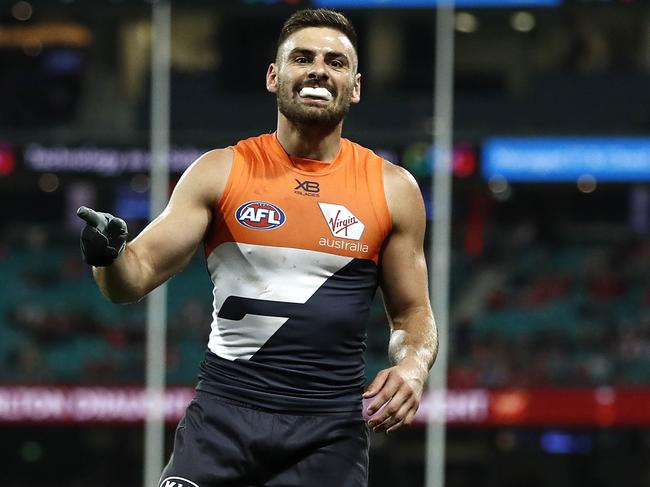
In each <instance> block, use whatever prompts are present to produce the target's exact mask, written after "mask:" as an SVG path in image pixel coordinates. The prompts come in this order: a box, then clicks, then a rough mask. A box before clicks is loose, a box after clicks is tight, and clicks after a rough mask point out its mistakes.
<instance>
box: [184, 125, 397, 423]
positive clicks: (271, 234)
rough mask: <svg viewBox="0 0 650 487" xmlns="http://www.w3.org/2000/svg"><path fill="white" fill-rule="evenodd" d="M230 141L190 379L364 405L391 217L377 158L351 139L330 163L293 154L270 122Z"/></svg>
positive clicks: (229, 395) (284, 399)
mask: <svg viewBox="0 0 650 487" xmlns="http://www.w3.org/2000/svg"><path fill="white" fill-rule="evenodd" d="M232 149H233V151H234V159H233V164H232V169H231V172H230V175H229V178H228V181H227V183H226V187H225V189H224V193H223V195H222V197H221V198H220V200H219V201H218V202H216V203H215V207H214V209H213V218H212V223H211V225H210V228H209V229H208V232H207V233H206V237H205V240H204V248H205V254H206V259H207V266H208V270H209V273H210V276H211V278H212V282H213V284H214V290H213V294H214V302H213V306H214V309H213V315H212V318H213V319H212V327H211V333H210V339H209V343H208V351H207V352H206V359H205V360H204V361H203V363H202V364H201V372H200V375H199V383H198V385H197V389H199V390H204V391H206V392H211V393H214V394H217V395H219V396H222V397H224V398H226V399H230V400H232V401H236V402H239V403H246V404H251V405H253V406H256V407H261V408H265V409H270V410H278V411H286V412H297V413H302V412H306V413H334V412H357V411H360V408H361V404H360V403H361V399H360V396H361V393H362V390H363V387H364V383H365V378H364V368H365V362H364V351H365V338H366V320H367V317H368V313H369V308H370V304H371V301H372V299H373V297H374V294H375V291H376V289H377V284H378V266H377V264H378V259H379V253H380V251H381V247H382V244H383V242H384V239H385V238H386V236H387V235H388V233H389V232H390V229H391V218H390V214H389V211H388V206H387V203H386V198H385V194H384V186H383V175H382V167H383V160H382V158H380V157H379V156H377V155H376V154H374V153H373V152H372V151H370V150H368V149H365V148H363V147H361V146H359V145H357V144H355V143H352V142H350V141H349V140H347V139H342V140H341V145H340V150H339V153H338V156H337V157H336V159H335V160H334V161H333V162H331V163H323V162H321V161H314V160H309V159H299V158H292V157H289V156H288V155H287V154H286V152H285V151H284V149H283V148H282V146H281V145H280V143H279V142H278V140H277V138H276V136H275V134H266V135H262V136H259V137H254V138H250V139H246V140H243V141H241V142H239V143H238V144H237V145H235V146H234V147H232Z"/></svg>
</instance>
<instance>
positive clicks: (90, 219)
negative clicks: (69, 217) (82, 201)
mask: <svg viewBox="0 0 650 487" xmlns="http://www.w3.org/2000/svg"><path fill="white" fill-rule="evenodd" d="M77 216H78V217H79V218H81V219H82V220H84V221H85V222H86V223H88V224H89V225H91V226H93V227H95V228H97V227H98V226H99V225H100V224H101V223H102V220H103V219H102V217H101V216H100V215H99V214H98V213H97V212H96V211H95V210H93V209H92V208H87V207H85V206H82V207H80V208H79V209H78V210H77Z"/></svg>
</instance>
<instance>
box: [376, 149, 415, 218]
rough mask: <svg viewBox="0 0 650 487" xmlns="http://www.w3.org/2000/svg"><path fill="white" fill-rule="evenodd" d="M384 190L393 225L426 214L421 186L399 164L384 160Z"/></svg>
mask: <svg viewBox="0 0 650 487" xmlns="http://www.w3.org/2000/svg"><path fill="white" fill-rule="evenodd" d="M383 173H384V192H385V193H386V202H387V203H388V209H389V211H390V214H391V217H392V219H393V226H397V225H399V224H400V223H401V222H403V221H404V220H411V219H412V218H414V217H416V218H417V217H420V216H423V215H424V203H423V201H422V193H421V192H420V187H419V186H418V183H417V181H416V180H415V178H414V177H413V175H412V174H411V173H410V172H408V171H407V170H406V169H404V168H403V167H401V166H398V165H397V164H393V163H392V162H389V161H386V160H384V168H383Z"/></svg>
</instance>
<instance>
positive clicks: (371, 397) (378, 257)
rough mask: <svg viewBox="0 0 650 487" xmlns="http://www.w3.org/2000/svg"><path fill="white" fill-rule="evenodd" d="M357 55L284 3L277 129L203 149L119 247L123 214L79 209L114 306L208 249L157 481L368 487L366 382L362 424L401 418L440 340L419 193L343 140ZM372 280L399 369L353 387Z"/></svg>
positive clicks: (276, 68) (335, 34) (384, 424)
mask: <svg viewBox="0 0 650 487" xmlns="http://www.w3.org/2000/svg"><path fill="white" fill-rule="evenodd" d="M357 67H358V59H357V50H356V35H355V32H354V29H353V27H352V25H351V24H350V23H349V21H348V20H347V19H346V18H345V17H344V16H343V15H341V14H339V13H336V12H332V11H328V10H323V9H319V10H303V11H299V12H296V13H295V14H294V15H292V16H291V17H290V18H289V19H288V20H287V21H286V22H285V24H284V26H283V29H282V32H281V34H280V38H279V41H278V50H277V55H276V59H275V62H274V63H272V64H271V65H270V66H269V68H268V72H267V75H266V87H267V89H268V91H270V92H271V93H275V94H276V97H277V103H278V124H277V131H276V132H275V133H274V134H267V135H262V136H260V137H254V138H251V139H247V140H243V141H240V142H239V143H238V144H237V145H235V146H233V147H229V148H226V149H219V150H214V151H211V152H208V153H206V154H205V155H203V156H202V157H200V158H199V159H198V160H197V161H195V162H194V163H193V164H192V166H190V168H188V170H187V171H186V172H185V174H184V175H183V177H182V178H181V179H180V181H179V182H178V185H177V186H176V188H175V189H174V191H173V193H172V196H171V199H170V201H169V204H168V206H167V208H166V209H165V211H164V212H163V213H162V214H161V215H160V216H159V217H158V218H156V219H155V220H154V221H153V222H152V223H151V224H150V225H149V226H147V228H145V229H144V230H143V231H142V233H140V235H139V236H138V237H137V238H135V239H134V240H133V241H132V242H130V243H128V244H125V242H126V224H125V223H124V222H123V221H122V220H120V219H119V218H114V217H112V216H111V215H108V214H106V213H96V212H94V211H92V210H90V209H88V208H84V207H82V208H80V209H79V216H80V217H81V218H83V219H84V220H86V221H87V222H88V225H86V227H85V228H84V230H83V232H82V250H83V252H84V255H85V258H86V261H87V262H88V263H89V264H92V265H94V266H95V267H93V274H94V277H95V279H96V281H97V283H98V285H99V287H100V289H101V291H102V292H103V293H104V294H105V295H106V296H107V297H108V298H109V299H110V300H111V301H114V302H132V301H137V300H139V299H141V298H142V297H143V296H145V295H146V294H147V293H149V292H150V291H151V290H152V289H154V288H155V287H156V286H158V285H159V284H161V283H162V282H164V281H166V280H167V279H169V278H170V277H171V276H172V275H174V274H175V273H176V272H179V271H180V270H181V269H182V268H183V267H184V266H185V265H186V264H187V262H188V261H189V259H190V257H191V256H192V254H193V253H194V251H195V250H196V248H197V246H198V245H199V244H200V243H203V246H204V250H205V254H206V258H207V262H208V269H209V271H210V274H211V276H212V280H213V283H214V313H213V321H212V331H211V334H210V339H209V343H208V350H207V352H206V358H205V360H204V361H203V363H202V364H201V371H200V374H199V382H198V385H197V392H196V397H195V399H194V401H192V403H191V404H190V405H189V406H188V409H187V411H186V414H185V416H184V418H183V419H182V420H181V423H180V424H179V426H178V429H177V432H176V438H175V442H174V451H173V454H172V457H171V459H170V461H169V464H168V465H167V467H166V468H165V470H164V472H163V475H162V478H161V484H160V485H179V486H180V485H182V486H183V487H187V486H199V487H217V486H222V485H223V486H225V485H229V486H231V485H232V486H235V485H236V486H253V485H255V486H267V487H273V486H278V487H279V486H282V487H287V486H310V487H313V486H323V487H325V486H327V487H333V486H336V487H342V486H355V487H356V486H364V485H366V484H367V464H368V437H367V427H366V423H364V421H363V420H362V415H361V409H362V395H363V398H364V402H365V403H366V404H368V406H367V411H365V412H366V413H367V414H368V415H369V416H370V419H369V421H368V423H367V424H368V425H369V426H370V427H372V428H373V429H374V430H375V431H388V432H390V431H394V430H396V429H398V428H399V427H401V426H402V425H405V424H409V423H411V421H412V420H413V417H414V415H415V413H416V410H417V408H418V405H419V401H420V397H421V395H422V389H423V386H424V383H425V381H426V377H427V374H428V370H429V368H430V367H431V365H432V363H433V361H434V359H435V355H436V351H437V335H436V328H435V325H434V321H433V316H432V313H431V308H430V304H429V300H428V291H427V278H426V264H425V260H424V255H423V249H422V246H423V236H424V227H425V216H424V206H423V203H422V198H421V195H420V192H419V190H418V187H417V184H416V183H415V181H414V180H413V178H412V177H411V176H410V175H409V174H408V173H407V172H406V171H405V170H403V169H402V168H400V167H398V166H395V165H393V164H391V163H389V162H387V161H384V160H382V159H381V158H379V157H378V156H377V155H375V154H374V153H373V152H371V151H369V150H367V149H364V148H362V147H360V146H358V145H356V144H353V143H352V142H350V141H348V140H346V139H343V138H342V137H341V129H342V123H343V118H344V117H345V115H346V113H347V111H348V109H349V107H350V104H351V103H358V102H359V99H360V93H361V75H360V74H359V73H358V72H357ZM378 284H379V285H380V286H381V289H382V292H383V296H384V301H385V303H386V310H387V313H388V316H389V318H390V323H391V327H392V333H391V339H390V343H389V354H390V358H391V360H392V363H393V364H394V365H393V366H392V367H390V368H388V369H385V370H383V371H381V372H379V374H378V375H377V377H376V378H375V379H374V380H373V381H372V383H371V384H370V385H369V386H368V387H367V388H366V389H365V392H363V390H364V389H363V388H364V359H363V351H364V349H365V320H366V318H367V315H368V310H369V306H370V303H371V301H372V298H373V295H374V292H375V290H376V287H377V285H378ZM382 406H383V407H382ZM174 482H176V484H174Z"/></svg>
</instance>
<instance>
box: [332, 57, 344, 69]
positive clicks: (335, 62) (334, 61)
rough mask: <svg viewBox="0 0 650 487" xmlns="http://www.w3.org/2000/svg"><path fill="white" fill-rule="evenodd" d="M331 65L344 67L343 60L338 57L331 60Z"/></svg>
mask: <svg viewBox="0 0 650 487" xmlns="http://www.w3.org/2000/svg"><path fill="white" fill-rule="evenodd" d="M330 66H332V67H333V68H342V67H343V63H342V62H341V61H339V60H338V59H334V60H332V62H330Z"/></svg>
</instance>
